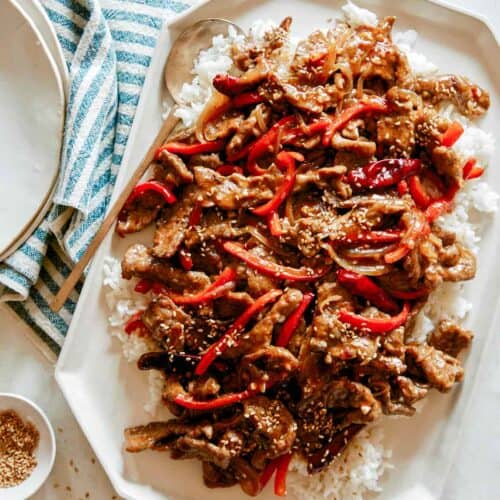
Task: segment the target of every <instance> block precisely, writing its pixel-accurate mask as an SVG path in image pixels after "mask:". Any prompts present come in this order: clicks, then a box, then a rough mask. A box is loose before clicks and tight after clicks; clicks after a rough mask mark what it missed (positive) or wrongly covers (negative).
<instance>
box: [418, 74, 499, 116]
mask: <svg viewBox="0 0 500 500" xmlns="http://www.w3.org/2000/svg"><path fill="white" fill-rule="evenodd" d="M415 90H416V92H418V93H419V94H421V95H422V97H423V99H424V100H426V101H429V102H431V103H432V104H433V105H436V104H439V103H441V102H443V101H450V102H452V103H453V104H454V105H455V106H457V108H458V109H459V111H460V112H461V113H462V114H463V115H465V116H467V117H469V118H477V117H479V116H482V115H483V114H484V113H485V112H486V111H487V110H488V108H489V107H490V96H489V94H488V92H486V91H485V90H484V89H482V88H481V87H479V86H478V85H474V84H472V83H471V82H470V81H469V80H468V79H467V78H465V77H463V76H456V75H443V76H439V77H437V78H421V79H418V80H417V81H416V82H415Z"/></svg>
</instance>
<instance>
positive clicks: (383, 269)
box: [324, 245, 391, 276]
mask: <svg viewBox="0 0 500 500" xmlns="http://www.w3.org/2000/svg"><path fill="white" fill-rule="evenodd" d="M324 248H325V250H326V251H327V252H328V254H329V256H330V257H331V258H332V259H333V260H334V261H335V262H336V263H337V264H338V265H339V266H340V267H341V268H342V269H345V270H347V271H354V272H355V273H358V274H364V275H365V276H382V275H383V274H387V273H389V272H390V271H391V266H389V265H387V264H374V265H372V266H368V265H365V266H362V265H359V264H354V263H353V262H351V261H349V260H348V259H344V258H342V257H340V256H339V255H338V254H337V252H336V251H335V250H334V249H333V247H332V246H331V245H325V246H324Z"/></svg>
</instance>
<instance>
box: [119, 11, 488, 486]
mask: <svg viewBox="0 0 500 500" xmlns="http://www.w3.org/2000/svg"><path fill="white" fill-rule="evenodd" d="M290 23H291V19H290V18H286V19H285V20H284V21H283V22H282V24H281V25H280V26H279V27H276V28H275V29H272V30H271V31H270V32H268V33H267V34H266V35H265V36H264V38H263V39H261V40H260V41H256V40H250V39H248V40H246V41H244V42H242V43H241V45H239V46H235V47H233V48H232V57H233V61H234V63H235V66H236V69H237V71H236V72H235V74H236V73H238V76H233V74H231V75H217V76H216V77H215V79H214V81H213V84H214V87H215V88H216V89H217V90H218V91H219V92H220V93H222V94H224V95H222V96H221V95H220V94H215V95H216V97H217V99H219V98H221V99H222V100H221V102H223V103H224V106H225V107H224V108H223V110H222V111H221V112H220V113H219V114H218V115H214V116H212V115H210V120H209V122H208V123H201V125H200V124H199V127H197V131H196V133H195V130H188V131H185V132H181V133H180V134H178V135H177V136H176V137H175V139H173V140H174V141H176V142H177V143H176V144H172V143H171V142H170V143H167V144H166V145H165V146H164V147H163V149H162V151H163V153H161V154H159V155H158V157H157V158H156V160H155V164H154V165H156V174H155V181H157V182H160V183H161V182H163V183H165V184H166V185H171V186H173V187H172V189H173V191H174V193H175V197H176V199H177V200H178V201H176V202H173V201H174V200H170V201H172V202H173V203H170V202H167V201H165V200H164V199H162V198H161V197H160V196H159V195H158V194H157V193H149V192H147V193H146V194H145V195H144V196H142V197H140V198H138V199H136V200H135V201H134V202H133V203H131V204H129V205H128V206H127V207H126V210H125V211H124V213H123V214H122V215H123V217H122V218H121V220H120V221H119V223H118V230H119V231H120V232H122V233H126V232H132V231H135V230H139V229H141V228H142V227H145V226H146V225H147V224H149V223H151V222H153V221H155V222H156V225H157V227H156V233H155V236H154V241H153V245H152V247H151V248H149V247H147V246H145V245H140V244H136V245H132V246H131V247H130V248H129V249H128V251H127V252H126V254H125V256H124V258H123V262H122V275H123V277H124V278H125V279H132V278H139V279H142V280H147V281H146V282H144V281H143V282H142V283H140V284H139V285H140V286H138V287H136V289H139V290H143V289H144V290H150V292H145V293H149V295H148V296H147V298H148V301H149V303H148V306H147V308H146V309H145V310H144V311H143V312H142V313H141V314H140V315H139V316H140V319H137V318H134V319H135V320H137V321H142V322H143V324H144V329H142V330H141V329H138V330H139V331H142V333H143V334H144V335H147V336H148V337H149V341H150V342H151V343H153V344H154V349H152V351H151V352H150V353H146V354H144V355H143V356H142V357H141V358H140V360H139V363H138V366H139V368H140V369H144V370H145V369H155V370H159V371H160V372H161V373H162V374H163V376H164V387H163V393H162V400H163V402H164V404H165V405H166V406H167V408H168V409H169V410H170V411H171V412H172V413H173V414H174V415H175V416H176V417H177V418H175V419H171V420H169V421H168V422H153V423H151V424H148V425H145V426H139V427H134V428H130V429H128V430H127V431H126V433H125V437H126V443H127V444H126V447H127V449H128V450H129V451H134V452H135V451H141V450H145V449H154V450H164V451H165V450H168V451H170V454H171V456H172V457H173V458H178V459H186V458H197V459H198V460H200V461H201V462H202V464H203V478H204V481H205V484H206V485H207V486H208V487H211V488H215V487H226V486H231V485H233V484H235V483H239V484H240V486H241V488H242V489H243V491H244V492H246V493H248V494H249V495H256V494H257V493H259V492H260V490H261V489H262V486H261V478H262V475H263V473H264V471H265V470H266V469H267V467H274V466H276V464H277V463H278V462H277V461H278V460H279V461H281V460H285V459H288V457H289V456H290V455H291V454H293V455H295V456H297V457H299V458H302V459H304V460H306V461H307V462H308V471H309V472H311V473H314V472H318V471H320V470H322V469H324V468H325V467H326V466H327V465H328V464H329V463H330V462H331V461H332V460H335V459H336V457H337V456H338V455H340V454H341V453H342V452H343V450H344V449H345V448H346V447H347V446H349V443H350V442H351V440H353V439H355V436H356V434H357V433H358V432H361V431H362V429H363V428H364V427H365V426H367V425H370V423H371V422H373V421H375V420H377V419H378V418H380V417H381V415H382V414H386V415H406V416H411V415H413V414H414V413H415V411H416V409H415V405H416V403H417V402H418V401H420V400H421V399H423V398H424V397H425V396H426V395H427V394H428V393H429V391H430V390H431V389H433V388H434V389H437V390H438V391H441V392H446V391H449V390H450V389H451V388H452V387H453V386H454V384H455V383H458V382H460V381H461V380H462V377H463V368H462V366H461V364H460V361H459V360H457V358H456V357H457V355H458V354H459V352H460V351H461V350H462V349H465V348H466V347H467V346H468V345H469V344H470V341H471V338H472V334H471V332H468V331H466V330H464V329H462V328H461V327H460V326H459V325H457V324H455V323H454V322H452V321H451V320H449V319H444V320H442V321H441V322H440V323H439V325H438V326H437V328H435V329H434V331H433V332H432V333H431V334H430V335H429V336H428V338H427V339H426V340H424V341H421V342H416V341H415V340H413V339H414V338H416V336H415V335H412V333H414V332H413V330H414V328H415V324H416V322H417V321H416V318H417V314H418V312H419V311H420V310H421V309H422V307H424V305H425V303H426V301H427V300H433V299H432V298H430V299H429V295H431V294H432V292H433V291H434V290H436V288H438V287H439V286H440V285H441V284H442V283H443V282H461V281H465V280H469V279H472V278H473V277H474V275H475V272H476V261H475V256H474V254H473V253H472V252H471V251H470V250H469V249H468V248H466V247H465V246H464V244H463V243H462V242H461V241H460V240H459V239H458V237H457V236H456V235H455V234H454V233H453V232H449V231H445V230H443V229H442V228H441V227H440V222H439V219H438V216H439V215H442V214H444V213H446V211H448V210H449V209H450V208H451V207H452V205H453V202H454V196H455V195H456V192H457V191H458V190H459V189H460V188H461V187H462V186H463V185H464V183H466V182H469V181H468V180H466V179H464V178H463V177H464V163H465V160H464V158H462V157H461V156H459V155H458V154H457V153H456V151H455V150H454V149H452V148H450V147H449V145H447V143H446V142H447V141H444V140H443V137H444V136H446V134H447V132H448V131H449V130H450V128H451V127H453V125H455V129H456V128H457V126H458V125H457V124H452V122H450V120H449V119H448V118H446V117H444V116H442V115H441V114H440V110H439V104H440V103H441V102H443V101H450V102H451V103H453V104H454V105H455V106H456V107H457V108H458V111H460V112H461V113H462V114H464V115H465V116H467V117H469V118H471V117H476V116H480V115H481V114H483V113H484V112H485V111H486V109H487V108H488V106H489V96H488V94H487V92H485V91H484V90H482V89H480V88H479V87H478V86H477V85H474V84H472V83H470V82H469V81H468V80H467V79H465V78H463V77H455V76H444V77H437V78H429V79H424V78H417V77H416V76H415V75H414V74H413V73H412V71H411V68H410V67H409V64H408V61H407V59H406V57H405V55H404V54H403V53H402V52H401V51H400V50H399V49H398V47H397V46H396V45H395V44H393V43H392V38H391V29H392V26H393V23H394V18H392V17H389V18H386V19H384V20H382V21H381V22H380V23H379V24H378V25H377V26H374V27H370V26H358V27H350V26H348V25H347V24H345V23H337V24H336V25H335V26H334V27H333V28H332V29H330V30H329V31H327V32H323V31H315V32H313V33H312V34H311V35H310V36H309V37H308V38H307V39H305V40H304V41H302V42H300V43H299V45H298V46H297V50H296V51H295V52H294V53H290V44H289V43H288V36H289V35H288V31H289V29H290ZM236 99H238V101H236ZM214 102H215V101H214ZM238 102H239V103H240V104H239V105H237V103H238ZM241 102H243V103H244V105H241ZM213 105H214V104H213V102H212V103H211V104H210V103H209V104H208V105H207V109H206V110H205V111H207V110H208V111H211V110H212V109H213ZM205 115H209V113H208V112H207V113H205ZM203 116H204V115H203V114H202V117H203ZM200 121H202V122H203V120H200ZM458 128H459V127H458ZM200 134H201V135H203V136H204V137H200ZM202 139H203V141H202ZM216 139H217V141H216V142H214V141H215V140H216ZM179 142H180V143H181V144H179ZM169 147H170V149H172V151H176V153H177V152H179V151H181V152H182V154H174V153H172V152H168V150H169ZM179 148H180V149H179ZM191 153H193V154H191ZM194 153H196V154H194ZM219 167H223V168H219ZM431 297H432V295H431Z"/></svg>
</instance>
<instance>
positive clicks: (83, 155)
mask: <svg viewBox="0 0 500 500" xmlns="http://www.w3.org/2000/svg"><path fill="white" fill-rule="evenodd" d="M195 1H196V0H182V1H174V0H41V2H42V4H43V6H44V8H45V10H46V12H47V14H48V16H49V18H50V20H51V21H52V23H53V25H54V27H55V30H56V32H57V36H58V39H59V42H60V43H61V46H62V48H63V52H64V55H65V58H66V62H67V64H68V69H69V73H70V88H69V93H68V105H67V113H66V125H65V133H64V141H63V150H62V156H61V175H60V179H59V184H58V187H57V192H56V195H55V199H54V205H53V207H52V209H51V210H50V212H49V213H48V214H47V216H46V218H45V220H44V221H43V222H42V223H41V224H40V226H39V227H38V228H37V229H36V230H35V232H34V233H33V234H32V236H31V237H30V238H29V239H28V240H27V241H26V243H25V244H24V245H22V246H21V247H20V248H19V249H18V250H17V251H16V252H15V253H14V254H13V255H11V256H10V257H9V258H8V259H7V260H6V261H5V262H4V263H2V264H0V301H2V302H8V305H9V307H10V308H11V309H12V310H13V311H14V312H15V313H16V314H17V315H18V316H19V317H21V318H22V319H23V320H24V321H25V322H26V323H28V324H29V325H30V326H31V327H32V329H33V330H34V331H35V333H36V334H37V335H38V337H39V338H40V339H41V340H42V341H43V344H44V345H47V346H48V347H49V348H50V349H51V350H52V351H53V352H54V353H56V354H57V353H58V352H59V351H60V349H61V346H62V344H63V342H64V338H65V335H66V332H67V330H68V326H69V324H70V322H71V318H72V315H73V312H74V309H75V307H76V303H77V301H78V296H79V293H80V290H81V283H79V285H78V286H77V287H76V289H75V290H74V291H73V292H72V294H71V295H70V297H69V299H68V301H67V302H66V304H65V305H64V307H63V308H62V309H61V311H60V313H59V314H56V313H53V312H52V311H51V310H50V308H49V306H48V304H49V303H50V302H51V299H52V298H53V296H54V295H55V293H56V292H57V290H58V289H59V287H60V286H61V284H62V282H63V281H64V279H65V277H66V276H67V275H68V274H69V272H70V269H71V265H72V262H75V261H77V260H78V259H79V258H80V257H81V256H82V254H83V253H84V251H85V249H86V248H87V246H88V244H89V242H90V241H91V240H92V237H93V236H94V235H95V233H96V231H97V229H98V228H99V225H100V223H101V221H102V219H103V217H104V215H105V212H106V207H107V205H108V203H109V200H110V196H111V192H112V188H113V185H114V182H115V179H116V175H117V172H118V169H119V168H120V164H121V160H122V157H123V153H124V150H125V146H126V145H127V140H128V136H129V132H130V128H131V126H132V122H133V120H134V116H135V112H136V108H137V103H138V101H139V96H140V93H141V90H142V86H143V83H144V79H145V75H146V71H147V69H148V66H149V63H150V61H151V57H152V55H153V51H154V48H155V45H156V41H157V38H158V35H159V32H160V30H161V27H162V25H163V22H164V20H165V19H166V18H170V17H172V16H175V15H176V14H178V13H179V12H181V11H183V10H185V9H186V8H188V7H189V6H190V5H191V4H193V3H194V2H195Z"/></svg>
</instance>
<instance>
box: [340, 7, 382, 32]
mask: <svg viewBox="0 0 500 500" xmlns="http://www.w3.org/2000/svg"><path fill="white" fill-rule="evenodd" d="M342 14H343V15H344V19H345V21H346V22H347V24H349V25H350V26H352V27H353V28H357V27H358V26H376V24H377V22H378V19H377V15H376V14H375V13H373V12H371V11H370V10H367V9H362V8H361V7H358V6H357V5H355V4H353V3H352V2H351V1H348V2H347V3H346V4H345V5H344V6H343V7H342Z"/></svg>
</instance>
